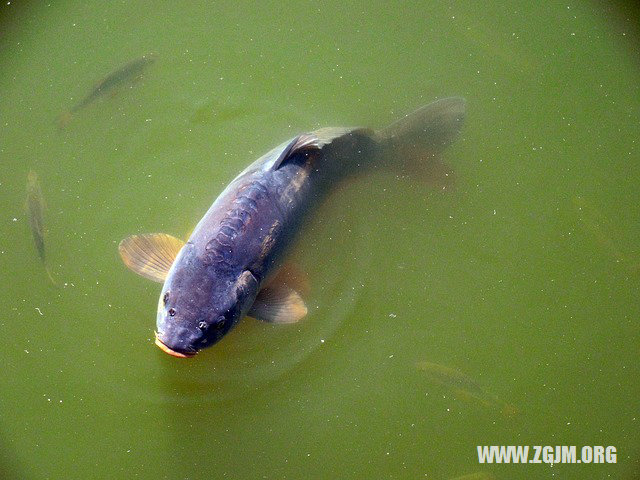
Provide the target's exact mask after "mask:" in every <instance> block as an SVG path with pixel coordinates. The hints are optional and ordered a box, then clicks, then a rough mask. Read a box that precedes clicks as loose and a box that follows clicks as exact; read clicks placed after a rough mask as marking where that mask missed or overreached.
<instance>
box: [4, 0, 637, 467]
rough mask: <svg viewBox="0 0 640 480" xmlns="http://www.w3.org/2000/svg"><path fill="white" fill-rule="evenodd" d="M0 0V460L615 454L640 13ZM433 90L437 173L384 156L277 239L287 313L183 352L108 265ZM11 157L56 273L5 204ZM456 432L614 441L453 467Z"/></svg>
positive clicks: (379, 462)
mask: <svg viewBox="0 0 640 480" xmlns="http://www.w3.org/2000/svg"><path fill="white" fill-rule="evenodd" d="M1 10H2V16H3V20H2V31H3V33H2V36H1V37H0V91H2V92H3V94H2V96H0V115H1V125H0V131H1V137H2V142H1V144H0V159H1V161H0V214H1V215H0V269H1V271H2V273H3V278H4V282H3V287H2V291H1V293H0V300H1V302H0V304H1V305H2V311H3V313H2V315H1V316H0V337H1V338H2V339H3V342H2V343H3V347H2V348H1V349H0V362H1V364H2V365H3V374H2V375H1V376H0V409H1V411H2V415H0V448H1V450H0V452H1V454H0V468H1V469H2V476H3V478H9V479H13V478H19V479H62V478H95V479H100V478H105V479H107V478H108V479H112V478H141V479H152V478H153V479H158V478H167V479H169V478H171V479H175V478H184V479H196V478H223V477H227V478H273V479H279V478H291V479H296V478H399V479H400V478H402V479H404V478H434V479H447V478H453V477H457V476H461V475H465V474H470V473H474V472H485V473H486V474H487V475H489V474H491V475H494V476H495V478H497V479H503V478H504V479H507V478H508V479H533V478H576V479H578V478H596V477H597V478H605V477H606V478H632V475H633V474H634V472H635V473H637V472H638V470H639V466H638V461H639V457H638V455H639V452H640V438H639V436H638V406H639V404H638V398H640V386H639V385H638V378H639V376H640V367H639V366H638V348H639V333H640V332H639V328H638V318H639V315H640V303H639V302H638V298H639V293H640V292H639V286H640V249H639V248H638V238H640V224H639V222H638V219H639V218H640V190H639V189H638V179H639V178H640V161H639V160H640V152H639V150H638V138H640V135H639V134H640V121H639V118H640V91H639V85H640V82H638V80H639V73H640V63H639V60H638V58H639V57H638V30H637V24H638V23H637V22H638V17H637V16H635V17H633V16H629V14H628V13H627V12H625V11H624V10H623V9H621V8H614V7H611V6H609V7H602V6H598V5H595V4H593V5H592V4H589V3H587V2H582V1H580V2H574V1H571V2H565V3H550V4H547V5H540V4H539V3H536V2H533V3H532V2H512V3H511V4H510V5H509V6H508V7H505V6H504V5H503V4H502V3H500V2H497V3H495V4H486V3H482V4H481V3H477V4H476V3H468V4H460V3H452V4H447V3H431V2H429V3H428V2H424V3H423V4H422V5H418V4H411V5H408V4H407V3H406V2H400V3H397V4H390V3H388V2H382V3H379V4H373V5H369V4H367V6H365V5H364V4H346V5H345V4H344V2H333V3H331V2H324V3H322V4H316V3H293V4H284V3H278V2H261V3H255V2H247V3H246V4H239V3H237V2H232V3H228V4H226V5H224V4H223V5H220V4H213V3H202V4H199V5H198V4H195V3H193V2H178V3H175V2H174V3H171V4H170V3H167V2H159V3H157V4H152V3H150V2H138V3H116V2H108V3H105V4H101V5H96V4H93V5H80V4H78V3H76V2H68V3H65V2H55V3H52V4H51V5H48V4H36V3H34V4H32V5H31V6H22V5H14V4H13V2H12V3H11V4H8V5H7V4H4V5H3V6H2V7H1ZM149 54H153V58H154V60H155V61H153V62H150V63H149V65H146V66H145V67H144V68H143V69H142V72H141V74H139V73H138V72H134V74H132V75H130V76H129V77H127V72H124V73H123V72H121V73H122V74H123V75H125V78H124V79H118V78H116V79H113V78H112V79H111V80H113V81H112V82H111V83H108V84H104V85H103V87H102V90H101V91H99V92H98V93H99V94H98V95H96V98H95V99H92V100H91V101H90V102H88V103H87V104H86V105H83V106H82V107H81V108H75V109H74V106H75V105H78V104H81V103H82V101H83V99H84V98H85V97H86V96H87V95H90V94H91V92H92V91H93V89H94V88H96V87H97V86H99V85H100V82H101V81H104V80H105V79H106V78H107V76H108V75H109V74H110V73H111V72H117V71H118V69H119V68H121V67H123V65H126V64H127V63H128V62H130V61H132V60H135V59H139V58H141V57H142V56H143V55H149ZM451 95H459V96H463V97H465V98H466V99H467V102H468V116H467V122H466V126H465V128H464V131H463V135H462V137H461V138H460V139H459V141H458V142H457V143H456V144H455V145H453V146H452V147H451V148H449V149H448V150H447V151H446V153H445V160H446V161H447V163H448V164H450V165H451V166H453V168H454V170H455V187H456V188H455V190H454V191H453V192H449V193H446V194H441V193H439V192H436V191H434V190H433V189H432V188H430V187H429V185H428V182H424V181H420V180H417V179H415V178H414V179H407V178H403V177H402V176H394V175H383V174H376V175H373V176H370V177H366V178H361V179H358V180H356V181H353V182H351V184H349V185H346V186H344V187H343V188H341V189H340V191H339V192H337V193H336V195H334V196H333V197H332V198H330V199H329V200H328V202H327V203H326V204H325V205H323V206H322V208H321V209H320V210H319V212H318V215H317V216H316V217H315V218H314V220H313V222H312V223H311V225H310V227H309V228H308V229H307V231H306V232H305V233H304V234H303V236H302V239H301V242H300V245H299V246H298V247H297V249H296V251H295V252H294V260H295V263H296V264H297V265H298V266H299V268H301V269H302V270H303V271H305V272H307V274H308V277H309V280H310V285H311V293H310V298H308V304H309V312H310V314H309V315H308V317H307V318H306V319H305V320H304V321H302V322H301V323H299V324H297V325H289V326H274V325H267V324H262V323H260V322H257V321H254V320H251V319H247V320H246V321H243V322H242V323H241V325H239V327H238V328H237V329H236V330H235V331H233V332H232V333H231V334H230V335H229V336H228V337H227V338H225V339H224V340H223V341H222V342H221V343H220V344H218V345H216V346H215V347H214V348H212V349H210V350H208V351H206V352H203V353H202V354H201V355H199V356H198V357H196V358H195V359H192V360H191V361H180V360H177V359H175V358H171V357H169V356H168V355H165V354H163V353H162V352H161V351H160V350H159V349H157V348H155V347H154V346H153V341H152V338H153V329H154V324H155V312H156V305H157V300H158V294H159V291H160V287H159V285H157V284H154V283H151V282H148V281H145V280H144V279H142V278H140V277H137V276H135V275H133V274H132V273H131V272H129V271H127V270H126V269H125V267H124V266H123V265H122V263H121V262H120V259H119V257H118V253H117V245H118V242H119V241H120V240H121V239H122V238H124V237H125V236H127V235H130V234H133V233H143V232H158V231H163V232H167V233H170V234H172V235H175V236H178V237H184V236H186V235H187V234H188V233H189V232H190V231H191V229H192V228H193V227H194V225H195V224H196V222H197V221H198V220H199V218H200V217H201V216H202V215H203V214H204V212H205V211H206V209H207V208H208V206H209V205H210V204H211V202H212V201H213V199H214V198H215V197H216V196H217V195H218V193H219V192H220V191H221V190H222V189H223V188H224V186H225V185H226V184H227V183H228V182H229V181H230V180H231V179H232V178H233V177H234V176H235V175H236V174H237V173H238V172H239V171H240V170H242V169H243V168H244V167H245V166H246V165H247V164H248V163H249V162H250V161H253V160H254V159H255V158H257V157H258V156H259V155H261V154H263V153H265V152H266V151H267V150H269V149H270V148H272V147H273V146H275V145H277V144H279V143H280V142H282V141H284V140H286V139H287V138H290V137H293V136H294V135H296V134H298V133H300V132H304V131H309V130H313V129H315V128H319V127H321V126H331V125H335V126H349V125H365V126H372V127H381V126H383V125H386V124H388V123H389V122H391V121H393V120H395V119H396V118H398V117H399V116H401V115H403V114H405V113H408V112H410V111H412V110H413V109H415V108H417V107H419V106H421V105H423V104H426V103H428V102H430V101H432V100H433V99H435V98H441V97H446V96H451ZM31 170H33V171H35V172H37V175H38V178H39V181H40V186H41V191H42V197H43V199H44V202H45V205H46V210H45V211H44V221H45V227H46V231H45V243H46V249H47V250H46V262H47V265H48V268H50V271H51V275H52V277H53V278H54V280H55V282H56V283H57V285H54V284H53V283H52V282H51V281H50V279H49V278H48V276H47V273H46V271H45V268H44V266H43V264H42V262H41V260H40V258H39V256H38V252H37V251H36V247H35V245H34V242H33V239H32V235H31V231H30V227H29V220H28V218H27V215H26V211H25V209H24V203H25V199H26V191H25V186H26V182H27V175H28V173H29V171H31ZM420 365H422V366H423V368H420ZM424 365H430V367H429V368H426V369H425V368H424ZM433 365H435V367H434V366H433ZM505 405H508V406H509V407H510V408H509V409H505V408H504V406H505ZM477 445H552V446H555V445H577V446H579V447H581V446H583V445H614V446H616V448H617V451H618V463H617V464H616V465H554V466H553V467H551V466H550V465H545V464H541V465H526V466H523V465H517V466H514V465H502V466H500V465H479V464H478V460H477V453H476V446H477ZM487 478H489V477H487Z"/></svg>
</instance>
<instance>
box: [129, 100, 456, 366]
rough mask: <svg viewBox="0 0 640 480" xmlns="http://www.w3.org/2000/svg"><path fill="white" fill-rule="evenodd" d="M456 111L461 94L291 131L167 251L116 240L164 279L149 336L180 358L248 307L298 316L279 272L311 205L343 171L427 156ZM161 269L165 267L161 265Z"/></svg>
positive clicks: (443, 141)
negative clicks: (356, 121) (402, 111)
mask: <svg viewBox="0 0 640 480" xmlns="http://www.w3.org/2000/svg"><path fill="white" fill-rule="evenodd" d="M463 116H464V101H463V100H462V99H459V98H449V99H443V100H440V101H438V102H434V103H432V104H430V105H427V106H425V107H423V108H422V109H419V110H418V111H416V112H414V113H413V114H411V115H409V116H407V117H405V118H403V119H401V120H400V121H398V122H396V123H395V124H392V125H391V126H389V127H387V128H385V129H383V130H380V131H374V130H371V129H365V128H324V129H320V130H316V131H314V132H311V133H307V134H302V135H299V136H297V137H295V138H293V139H291V140H290V141H287V142H284V143H283V144H281V145H279V146H278V147H276V148H274V149H273V150H271V151H270V152H268V153H267V154H265V155H264V156H262V157H260V158H259V159H258V160H256V161H255V162H253V163H252V164H251V165H249V166H248V167H247V168H246V169H245V170H244V171H242V172H241V173H240V174H239V175H238V176H237V177H236V178H235V179H234V180H233V181H232V182H231V183H230V184H229V185H228V186H227V188H226V189H225V190H224V191H223V192H222V193H221V194H220V195H219V197H218V198H217V199H216V200H215V201H214V202H213V204H212V205H211V207H210V208H209V210H208V211H207V213H206V214H205V215H204V217H203V218H202V219H201V220H200V222H199V223H198V225H197V226H196V227H195V229H194V231H193V233H192V234H191V236H190V238H189V240H188V241H187V242H186V244H184V246H182V247H181V248H180V249H179V251H178V252H177V254H176V256H175V258H169V259H167V260H164V261H162V260H159V257H158V256H156V255H155V254H154V253H153V252H152V251H151V250H153V249H154V247H153V246H152V247H149V245H153V244H154V243H157V242H156V240H157V239H158V238H162V242H165V243H163V245H164V246H166V242H167V241H168V242H173V240H167V238H166V237H154V236H133V237H129V238H127V239H125V240H123V242H122V243H121V245H120V253H121V256H122V258H123V260H124V261H125V264H127V266H129V267H130V268H132V269H133V270H134V271H136V272H137V273H139V274H141V275H143V276H146V277H147V278H152V279H155V280H160V281H161V280H164V286H163V289H162V292H161V295H160V300H159V304H158V313H157V321H156V328H157V332H156V344H157V345H158V346H159V347H160V348H162V349H163V350H164V351H165V352H167V353H169V354H171V355H174V356H178V357H188V356H192V355H194V354H195V353H197V352H198V351H199V350H201V349H203V348H205V347H208V346H210V345H213V344H214V343H216V342H217V341H219V340H220V339H221V338H222V337H223V336H224V335H225V334H226V333H227V332H228V331H229V330H231V328H233V326H234V325H236V324H237V322H238V321H239V320H240V319H241V318H242V317H244V316H246V315H249V316H252V317H255V318H259V319H262V320H266V321H271V322H275V323H292V322H295V321H298V320H299V319H300V318H302V317H304V315H305V314H306V313H307V309H306V306H305V304H304V301H303V300H302V298H301V295H300V292H299V289H297V288H296V286H295V285H292V283H291V282H288V281H287V279H286V278H280V277H282V275H280V274H279V272H281V271H282V267H283V265H284V261H285V258H286V255H287V253H288V250H289V249H290V247H291V245H292V243H293V241H294V239H295V238H296V237H297V234H298V232H299V231H300V228H301V226H302V224H303V223H304V221H305V220H306V219H307V218H308V217H309V216H310V215H311V213H312V211H313V210H314V209H315V207H317V206H318V205H319V204H320V203H321V201H322V200H323V198H324V197H325V196H326V195H327V194H328V193H329V192H330V191H331V190H332V189H333V188H334V187H335V186H336V185H337V184H338V183H339V182H341V181H342V180H344V179H346V178H349V177H350V176H353V175H356V174H357V175H361V174H362V173H365V172H367V171H371V170H374V169H385V168H393V165H395V164H398V163H403V162H404V163H406V162H414V161H430V160H432V159H433V158H434V156H435V155H436V154H438V153H439V152H440V151H441V150H442V148H444V147H445V146H446V145H448V144H449V143H451V141H453V139H454V138H455V137H456V135H457V133H458V132H459V130H460V127H461V124H462V119H463ZM399 157H401V158H399ZM164 246H163V247H162V249H165V248H164ZM163 269H166V274H164V273H159V271H160V270H163Z"/></svg>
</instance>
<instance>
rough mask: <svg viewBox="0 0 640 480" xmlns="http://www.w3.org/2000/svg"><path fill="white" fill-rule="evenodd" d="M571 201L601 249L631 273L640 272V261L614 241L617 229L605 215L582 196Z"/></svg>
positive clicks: (581, 220) (584, 225)
mask: <svg viewBox="0 0 640 480" xmlns="http://www.w3.org/2000/svg"><path fill="white" fill-rule="evenodd" d="M571 201H572V202H573V204H574V205H575V207H576V208H577V209H578V215H579V219H580V222H581V223H582V226H583V227H584V229H585V230H586V231H587V232H589V233H590V234H591V235H592V236H593V238H594V239H595V241H596V242H597V243H598V245H600V247H601V248H602V249H603V250H604V251H605V252H606V253H607V254H608V255H609V256H610V257H611V258H613V259H614V260H615V262H616V263H620V264H622V265H624V266H625V267H626V268H627V269H628V270H629V271H630V272H632V273H638V272H640V260H639V259H638V258H634V257H633V256H632V255H631V254H629V253H628V252H625V251H623V250H622V249H621V248H620V246H619V243H618V242H616V241H615V240H614V235H613V233H614V231H615V228H614V226H613V225H611V222H610V221H609V220H608V219H607V218H606V217H605V215H604V214H603V213H602V212H601V211H600V210H599V209H598V208H596V207H595V206H594V205H592V204H591V203H589V202H588V201H587V199H586V198H584V197H582V196H579V195H577V196H574V197H573V198H572V199H571Z"/></svg>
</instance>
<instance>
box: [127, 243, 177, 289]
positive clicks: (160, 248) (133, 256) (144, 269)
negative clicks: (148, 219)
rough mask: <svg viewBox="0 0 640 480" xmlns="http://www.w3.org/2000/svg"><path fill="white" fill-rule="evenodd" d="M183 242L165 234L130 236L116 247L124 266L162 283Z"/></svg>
mask: <svg viewBox="0 0 640 480" xmlns="http://www.w3.org/2000/svg"><path fill="white" fill-rule="evenodd" d="M183 246H184V242H183V241H182V240H180V239H178V238H176V237H172V236H171V235H167V234H166V233H147V234H144V235H131V236H130V237H127V238H125V239H124V240H122V241H121V242H120V245H118V251H119V252H120V257H122V261H123V262H124V264H125V265H126V266H127V267H128V268H129V269H130V270H132V271H134V272H135V273H137V274H138V275H141V276H143V277H145V278H148V279H149V280H153V281H154V282H160V283H162V282H164V279H165V278H166V276H167V273H169V269H170V268H171V265H172V264H173V261H174V260H175V259H176V256H177V255H178V252H179V251H180V250H181V249H182V247H183Z"/></svg>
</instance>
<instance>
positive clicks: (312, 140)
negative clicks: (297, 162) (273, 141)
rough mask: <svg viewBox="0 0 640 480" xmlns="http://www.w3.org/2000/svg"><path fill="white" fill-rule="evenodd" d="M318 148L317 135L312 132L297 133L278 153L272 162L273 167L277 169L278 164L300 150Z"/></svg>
mask: <svg viewBox="0 0 640 480" xmlns="http://www.w3.org/2000/svg"><path fill="white" fill-rule="evenodd" d="M319 148H320V143H319V140H318V137H317V136H316V135H314V134H312V133H303V134H301V135H298V136H297V137H295V138H294V139H293V140H291V141H290V142H289V144H288V145H287V146H286V147H284V148H283V149H282V152H280V155H279V156H278V158H277V159H276V161H275V162H273V167H272V168H273V169H274V170H277V169H278V168H280V166H281V165H282V164H283V163H285V162H286V161H287V160H289V159H290V158H291V157H293V155H295V154H296V153H298V152H300V151H302V150H317V149H319Z"/></svg>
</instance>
